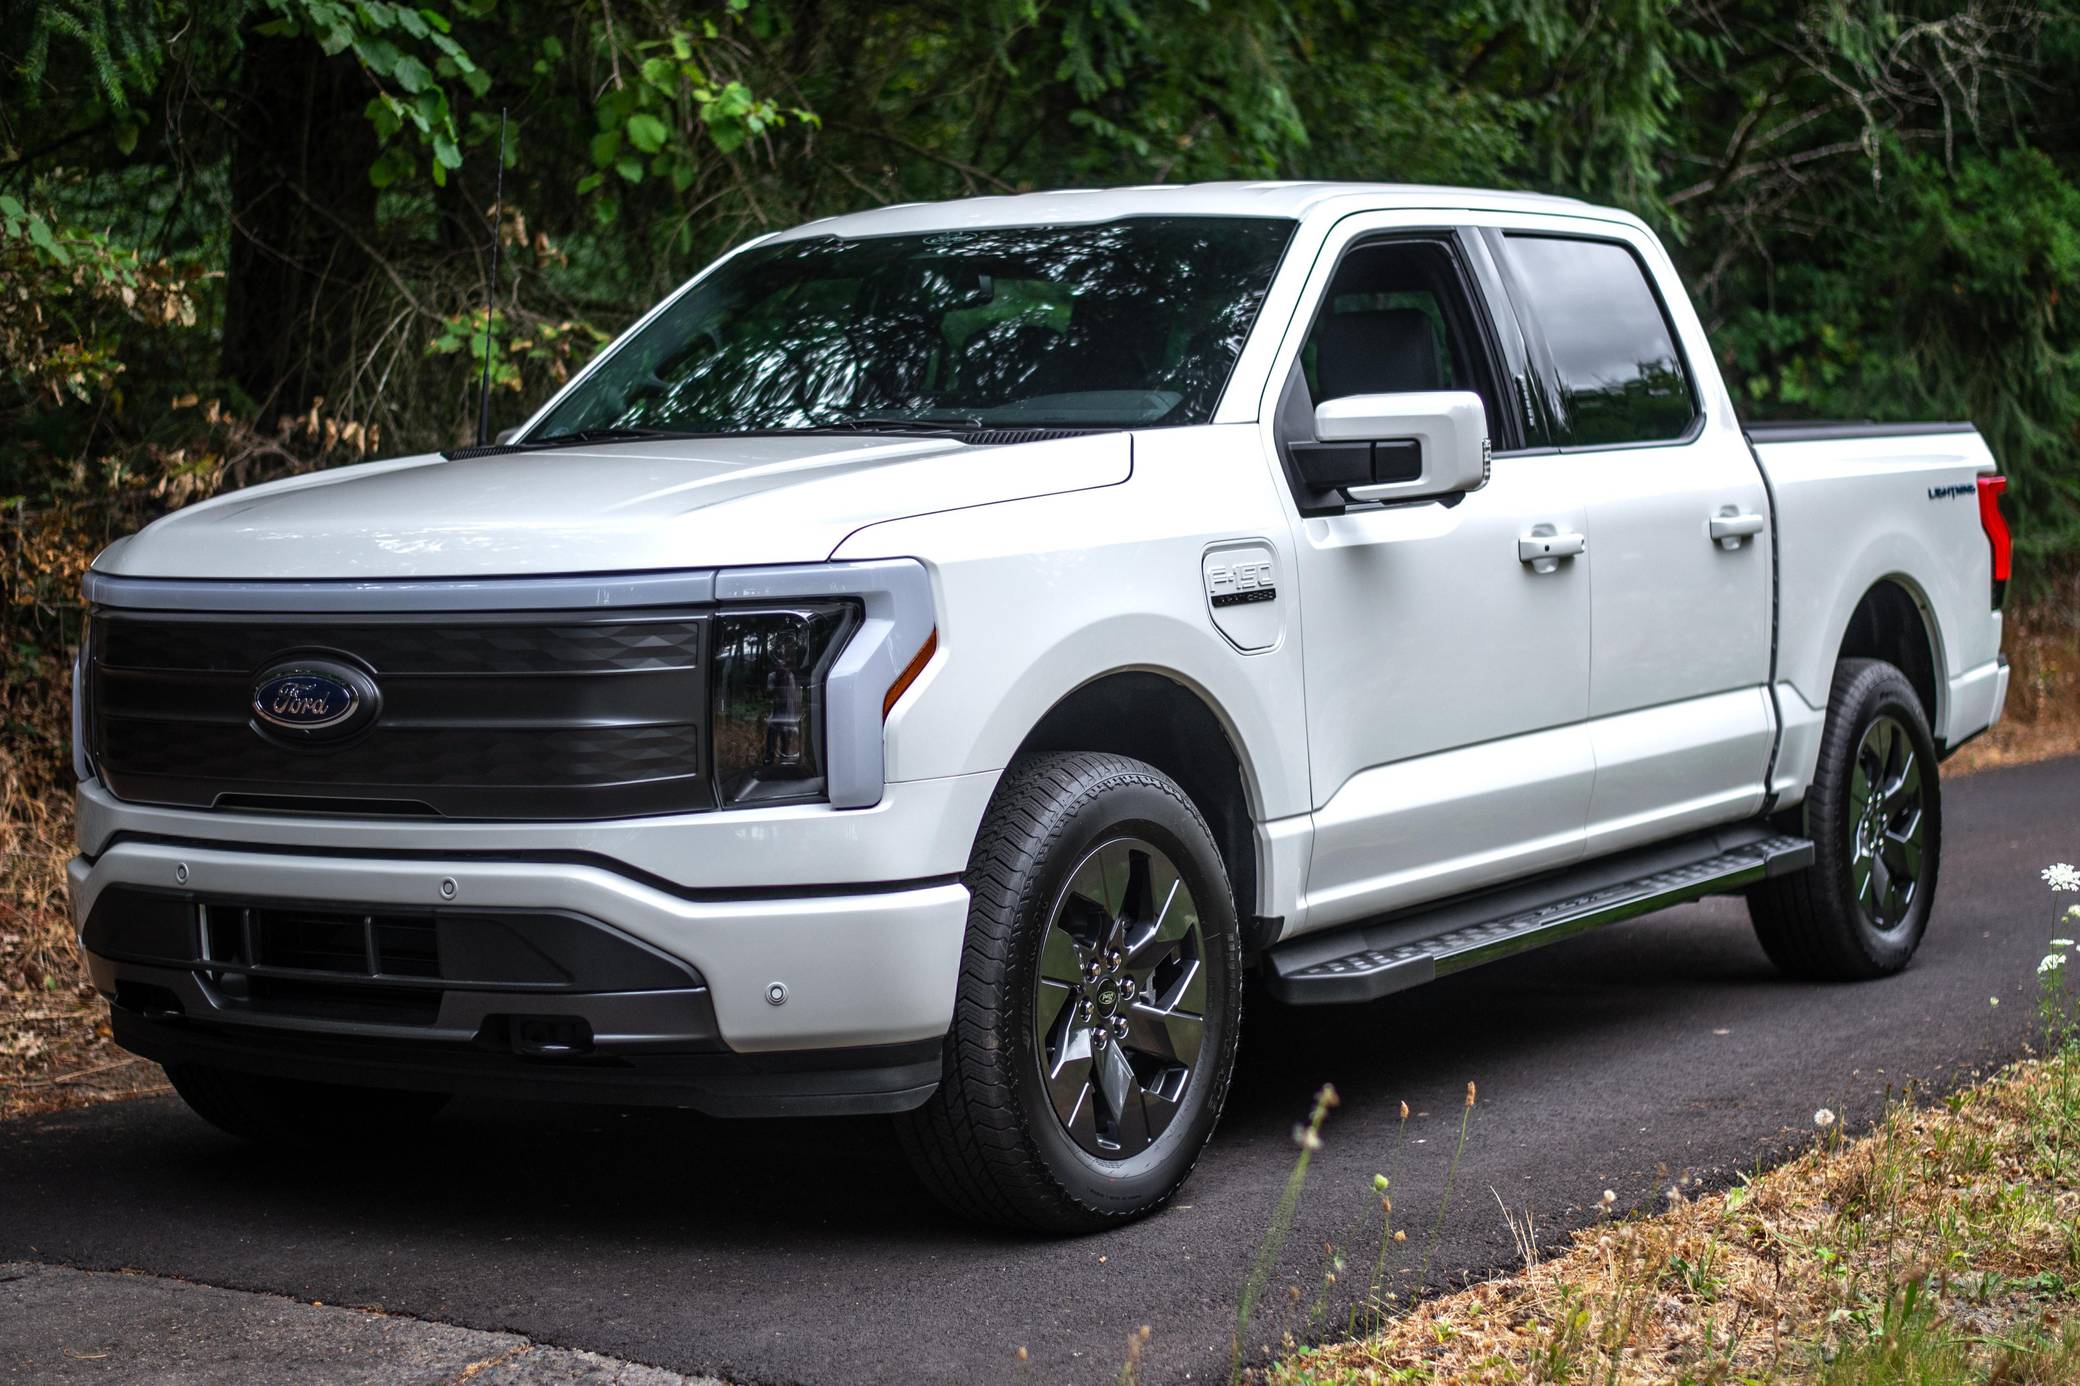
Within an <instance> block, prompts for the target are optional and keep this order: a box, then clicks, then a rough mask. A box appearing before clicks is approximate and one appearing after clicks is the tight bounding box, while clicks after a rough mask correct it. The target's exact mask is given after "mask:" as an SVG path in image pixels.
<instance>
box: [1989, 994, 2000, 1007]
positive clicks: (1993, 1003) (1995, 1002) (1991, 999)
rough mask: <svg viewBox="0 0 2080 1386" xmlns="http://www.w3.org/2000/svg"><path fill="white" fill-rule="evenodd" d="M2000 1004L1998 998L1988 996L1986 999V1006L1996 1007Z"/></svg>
mask: <svg viewBox="0 0 2080 1386" xmlns="http://www.w3.org/2000/svg"><path fill="white" fill-rule="evenodd" d="M2000 1003H2001V999H2000V998H1999V997H1998V996H1989V997H1987V998H1986V1004H1987V1005H1989V1006H1998V1005H1999V1004H2000Z"/></svg>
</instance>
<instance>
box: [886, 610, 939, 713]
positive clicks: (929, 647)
mask: <svg viewBox="0 0 2080 1386" xmlns="http://www.w3.org/2000/svg"><path fill="white" fill-rule="evenodd" d="M938 648H939V628H938V627H937V626H933V627H932V633H931V634H930V635H927V636H926V637H925V638H924V643H923V644H922V645H919V646H918V647H917V653H916V654H914V655H911V656H910V662H909V663H908V664H905V665H904V666H903V672H902V673H900V674H897V675H896V681H895V682H894V683H892V684H890V685H889V686H888V692H887V693H885V694H883V695H882V698H881V720H882V721H884V722H886V721H887V720H888V714H889V713H890V711H892V710H893V709H894V707H895V705H896V700H897V699H899V698H901V697H902V696H903V694H905V693H907V692H909V691H910V685H911V684H913V683H916V682H917V676H918V675H919V674H922V673H923V672H924V666H925V665H927V664H930V663H931V662H932V655H933V654H934V653H935V652H936V651H937V650H938Z"/></svg>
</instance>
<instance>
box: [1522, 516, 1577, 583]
mask: <svg viewBox="0 0 2080 1386" xmlns="http://www.w3.org/2000/svg"><path fill="white" fill-rule="evenodd" d="M1588 547H1589V541H1588V539H1586V538H1584V537H1583V536H1582V535H1580V534H1578V533H1574V532H1569V533H1566V534H1562V533H1561V532H1560V531H1559V530H1558V529H1557V528H1556V527H1554V526H1552V525H1533V526H1532V528H1531V532H1530V533H1529V534H1527V535H1525V536H1524V537H1523V538H1521V539H1519V540H1517V562H1519V563H1529V564H1530V565H1531V571H1532V572H1534V573H1550V572H1552V571H1553V570H1554V569H1555V568H1558V567H1559V566H1560V560H1561V559H1563V558H1573V557H1574V556H1575V555H1576V554H1578V553H1581V552H1582V551H1583V550H1585V549H1587V548H1588Z"/></svg>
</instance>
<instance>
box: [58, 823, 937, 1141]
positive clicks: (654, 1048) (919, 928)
mask: <svg viewBox="0 0 2080 1386" xmlns="http://www.w3.org/2000/svg"><path fill="white" fill-rule="evenodd" d="M69 877H70V883H71V888H72V909H73V917H74V922H75V924H76V925H77V926H79V928H80V930H81V934H82V940H81V941H82V946H83V947H84V948H85V949H86V951H87V953H88V958H89V962H90V965H91V967H92V970H93V974H94V977H95V981H96V983H97V985H99V986H101V988H102V989H103V990H104V991H105V992H107V993H108V994H110V996H111V998H112V999H117V1000H119V1001H120V1000H122V999H124V998H126V997H133V998H134V997H142V998H148V999H147V1000H145V1001H142V1002H139V1003H137V1004H133V1005H124V1004H118V1006H117V1008H116V1037H117V1039H118V1041H119V1042H122V1043H123V1044H125V1045H126V1046H128V1047H131V1048H133V1049H135V1050H136V1051H137V1052H139V1053H143V1054H146V1055H147V1056H148V1057H152V1058H156V1059H160V1060H161V1061H162V1062H163V1061H180V1060H181V1059H182V1058H183V1057H189V1058H196V1059H199V1060H207V1061H211V1062H225V1063H235V1066H240V1067H246V1068H253V1069H259V1070H263V1071H270V1072H286V1073H293V1074H295V1075H297V1076H304V1077H310V1078H314V1079H321V1080H322V1079H324V1078H327V1077H329V1078H330V1079H331V1080H332V1081H362V1082H382V1083H387V1084H390V1085H395V1086H414V1087H438V1088H443V1089H448V1090H458V1091H459V1090H469V1091H488V1092H501V1093H506V1094H508V1095H530V1094H531V1095H536V1096H545V1097H556V1096H570V1097H586V1096H599V1097H605V1098H607V1099H608V1100H627V1101H634V1100H650V1101H667V1102H673V1103H683V1104H685V1105H691V1106H696V1107H703V1108H705V1109H707V1110H712V1111H722V1110H725V1109H726V1110H728V1111H730V1113H731V1114H739V1113H741V1112H744V1111H749V1110H758V1111H775V1112H785V1111H810V1110H814V1111H854V1110H890V1109H892V1108H891V1105H890V1104H891V1103H895V1104H898V1105H907V1104H911V1103H914V1102H915V1101H921V1100H922V1099H923V1096H924V1095H925V1094H926V1093H928V1092H929V1091H930V1085H931V1083H932V1082H933V1081H936V1077H937V1057H936V1056H937V1052H938V1043H939V1041H940V1040H941V1038H942V1037H943V1036H944V1035H945V1033H946V1029H947V1027H948V1025H949V1023H950V1021H951V1019H952V1013H953V999H954V991H955V987H956V983H957V978H958V974H959V968H960V953H961V942H962V936H963V931H964V928H965V922H966V917H967V907H968V892H967V890H966V888H965V887H963V886H961V885H960V884H959V883H958V882H957V881H952V880H941V881H936V882H929V883H923V884H913V885H907V886H901V887H896V888H890V889H879V890H875V889H865V888H859V887H848V888H843V889H830V890H828V891H820V892H816V893H809V894H802V895H786V894H778V893H775V894H768V893H766V892H747V896H748V898H744V897H740V898H733V899H732V898H716V897H714V896H712V895H711V894H709V893H707V892H697V893H696V892H687V893H674V892H671V891H668V890H666V889H664V888H662V887H661V886H659V885H655V884H651V883H648V882H645V881H639V880H636V879H633V878H631V877H629V876H625V875H622V874H619V873H618V872H616V871H614V870H612V869H611V868H610V867H608V866H605V865H598V864H592V863H589V862H578V863H564V862H543V861H508V860H489V859H484V858H479V857H454V858H441V857H434V856H428V857H410V858H386V857H376V856H364V855H358V854H353V853H346V852H337V851H333V852H317V851H306V852H296V851H285V850H280V849H275V850H240V849H235V848H230V847H226V846H223V845H203V844H197V843H186V842H163V841H145V840H137V839H128V840H119V841H116V842H113V843H111V844H110V845H108V846H107V847H106V849H105V850H104V851H102V852H101V853H100V854H99V855H98V856H96V857H93V858H91V859H89V858H87V857H84V856H82V857H76V858H74V859H73V861H72V862H71V864H70V867H69ZM111 891H113V892H116V894H115V895H112V896H110V897H109V898H110V900H111V901H113V902H121V901H124V900H127V899H129V898H131V896H132V893H134V892H148V893H150V894H151V895H153V896H154V897H157V898H162V899H163V898H167V897H172V898H174V899H178V900H187V901H192V902H195V903H197V904H202V905H208V906H211V907H212V908H216V907H218V906H222V907H224V908H230V907H234V906H239V905H241V904H246V903H252V902H297V903H298V904H301V905H307V906H312V907H314V908H322V909H328V910H332V911H335V912H338V911H347V912H349V913H351V912H353V911H365V912H367V913H369V914H376V915H409V916H413V917H434V916H438V917H441V918H442V919H443V920H445V921H446V922H445V923H444V925H443V927H444V928H450V929H460V930H468V929H470V928H472V927H474V926H473V925H472V923H471V921H472V920H473V919H475V918H477V917H479V916H482V917H484V918H504V919H506V920H511V919H512V918H515V917H520V918H523V919H524V918H525V917H526V916H528V915H547V914H551V913H553V914H555V915H558V916H563V917H570V918H575V919H577V920H581V921H589V922H590V923H591V924H594V925H597V926H598V927H599V928H600V930H601V932H602V937H609V936H611V937H613V938H616V939H622V940H633V941H634V944H635V945H636V946H639V947H642V948H647V949H651V950H655V952H656V953H657V954H660V955H662V956H663V958H664V959H667V960H670V961H671V962H673V963H675V964H677V965H679V966H680V967H681V969H682V975H681V976H680V978H679V982H678V984H677V985H675V986H661V985H658V984H657V983H656V981H655V979H652V980H651V981H648V982H644V983H641V984H640V985H639V986H638V988H637V989H635V990H623V991H579V992H571V991H563V992H558V993H555V994H542V993H540V992H526V991H516V992H513V993H510V994H507V993H502V992H499V991H497V990H496V989H495V987H494V989H490V990H486V989H484V988H483V987H482V986H480V987H478V988H477V989H475V990H469V991H460V990H458V991H448V992H444V993H442V994H441V996H440V1001H439V1006H438V1012H437V1014H433V1015H431V1016H422V1017H418V1018H417V1020H416V1022H415V1023H411V1024H399V1023H385V1022H377V1021H371V1020H369V1019H368V1018H367V1017H365V1016H354V1017H351V1018H347V1019H340V1018H337V1017H336V1016H328V1015H326V1014H323V1013H289V1014H281V1013H275V1014H256V1013H254V1012H252V1011H250V1010H247V1009H243V1008H241V1007H240V1006H238V1005H236V1004H234V1003H232V1002H231V1001H230V1000H229V999H228V998H227V997H225V996H224V995H222V994H221V991H220V989H218V988H215V987H212V985H210V982H209V977H208V974H207V973H206V972H205V971H204V970H201V969H198V968H195V967H183V966H180V965H177V964H176V965H171V966H169V965H168V963H167V960H166V959H165V958H164V957H157V956H147V955H140V954H139V953H137V952H136V951H135V950H134V949H128V950H126V949H124V948H122V947H116V946H112V945H110V944H109V943H108V942H106V940H107V939H108V937H109V934H108V932H107V929H106V927H104V926H103V925H102V924H101V923H100V921H95V927H94V928H93V929H90V928H89V927H88V926H89V922H90V920H94V916H95V908H96V906H97V904H99V903H100V902H101V901H102V899H103V897H104V895H105V894H107V893H109V892H111ZM107 914H108V912H107V911H104V912H103V916H104V918H106V916H107ZM466 936H467V935H466V934H464V935H456V937H466ZM97 943H98V944H99V945H100V948H101V949H102V950H103V951H97V948H96V944H97ZM213 956H214V955H213ZM125 983H128V986H127V987H126V986H125ZM422 985H424V984H422ZM168 996H171V997H172V998H174V1000H175V1001H177V1003H178V1004H177V1006H169V1005H168V1004H167V997H168ZM176 1011H177V1012H178V1014H177V1016H176V1014H175V1012H176ZM513 1016H526V1017H529V1018H532V1019H542V1018H551V1019H553V1018H555V1017H559V1016H567V1017H570V1018H572V1019H575V1020H582V1021H583V1022H584V1024H585V1027H586V1029H587V1032H588V1033H589V1035H590V1036H591V1037H592V1039H591V1042H590V1043H589V1044H588V1046H587V1049H586V1052H585V1053H583V1054H582V1055H573V1056H570V1057H569V1058H555V1057H546V1056H542V1055H539V1054H536V1055H529V1054H524V1053H522V1052H519V1046H517V1045H514V1046H508V1047H506V1048H505V1049H504V1051H503V1052H497V1053H494V1052H492V1051H493V1050H494V1049H497V1048H498V1045H497V1043H496V1042H497V1040H498V1039H499V1038H500V1036H502V1035H503V1033H504V1031H503V1030H501V1029H500V1028H499V1026H500V1025H506V1024H510V1018H511V1017H513ZM487 1037H488V1041H489V1042H488V1043H487ZM356 1073H359V1074H360V1075H361V1076H360V1077H358V1078H357V1077H355V1076H354V1075H355V1074H356ZM870 1074H871V1076H870ZM414 1075H416V1076H414ZM804 1075H807V1078H806V1081H803V1079H804ZM831 1075H844V1076H841V1077H837V1078H833V1077H831ZM407 1079H409V1080H410V1081H406V1080H407ZM751 1080H758V1081H751ZM717 1082H721V1083H722V1087H721V1088H717V1087H716V1086H715V1085H716V1083H717ZM747 1082H748V1087H746V1083H747ZM731 1084H735V1088H736V1089H741V1090H742V1091H735V1089H732V1088H731ZM876 1084H879V1085H880V1093H879V1096H878V1097H877V1096H874V1095H873V1094H872V1093H871V1092H870V1091H868V1090H870V1089H873V1088H874V1087H875V1085H876ZM762 1089H764V1090H769V1091H768V1092H767V1097H768V1098H769V1099H770V1100H763V1099H761V1098H760V1097H759V1093H760V1091H761V1090H762ZM733 1091H735V1096H732V1095H731V1094H732V1092H733ZM819 1092H820V1093H822V1094H823V1095H824V1096H827V1097H830V1098H831V1099H832V1101H830V1102H825V1103H823V1104H822V1105H818V1104H817V1103H816V1102H814V1101H811V1102H809V1103H808V1104H807V1105H803V1102H802V1101H801V1100H799V1099H803V1098H814V1097H816V1096H817V1094H818V1093H819ZM848 1094H849V1095H848ZM739 1098H741V1099H743V1100H738V1099H739ZM747 1102H748V1104H749V1105H748V1106H747V1105H746V1103H747Z"/></svg>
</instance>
